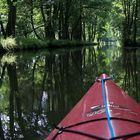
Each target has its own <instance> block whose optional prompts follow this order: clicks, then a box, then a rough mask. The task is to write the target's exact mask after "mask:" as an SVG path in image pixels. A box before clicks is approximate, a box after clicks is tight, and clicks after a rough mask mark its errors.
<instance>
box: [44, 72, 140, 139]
mask: <svg viewBox="0 0 140 140" xmlns="http://www.w3.org/2000/svg"><path fill="white" fill-rule="evenodd" d="M115 139H119V140H140V105H139V104H138V103H136V101H135V100H133V99H132V98H131V97H130V96H128V95H127V94H126V93H125V92H124V91H123V90H122V89H121V88H119V87H118V86H117V85H116V84H115V83H114V82H113V81H112V79H111V78H110V77H108V76H107V75H106V74H102V75H101V76H100V77H99V78H98V79H97V80H96V82H95V84H94V85H93V86H92V87H91V88H90V89H89V91H88V92H87V93H86V94H85V95H84V97H83V98H82V99H81V100H80V101H79V102H78V104H77V105H76V106H75V107H74V108H73V109H72V110H71V111H70V112H69V113H68V115H67V116H66V117H65V118H64V119H63V120H62V121H61V122H60V123H59V124H58V126H56V128H55V129H54V130H53V131H52V132H51V133H50V135H49V136H48V137H47V138H46V140H115Z"/></svg>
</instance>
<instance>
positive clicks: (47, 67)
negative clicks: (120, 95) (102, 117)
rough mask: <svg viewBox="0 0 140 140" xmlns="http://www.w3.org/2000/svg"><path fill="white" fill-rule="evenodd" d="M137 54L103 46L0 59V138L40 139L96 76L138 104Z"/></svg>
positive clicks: (81, 94) (9, 55) (6, 56)
mask: <svg viewBox="0 0 140 140" xmlns="http://www.w3.org/2000/svg"><path fill="white" fill-rule="evenodd" d="M139 55H140V52H139V51H127V52H124V53H123V54H122V53H120V51H118V48H116V46H114V47H112V46H110V47H107V46H103V47H97V48H93V47H90V48H79V49H65V50H62V49H61V50H55V51H52V50H50V51H49V50H47V51H46V52H39V53H33V52H32V53H31V52H30V53H17V54H7V55H5V56H2V57H1V58H0V60H1V64H0V110H1V112H0V118H1V119H0V138H1V139H9V140H14V139H26V140H27V139H37V140H39V139H43V137H45V136H47V135H48V134H49V132H50V131H51V129H52V128H53V123H55V124H57V123H58V122H59V121H60V120H61V119H62V118H63V117H64V116H65V115H66V113H67V112H68V111H69V110H70V109H71V108H72V107H73V106H74V104H76V103H77V101H78V100H79V99H80V98H81V97H82V96H83V95H84V93H85V92H86V91H87V89H88V88H89V87H90V86H91V85H92V84H93V82H94V80H95V78H96V76H97V75H99V74H100V73H102V72H107V73H108V74H109V75H115V79H114V80H115V81H116V82H117V83H118V84H119V85H120V86H122V87H123V88H124V89H125V90H126V91H129V93H130V94H131V95H132V96H133V97H135V98H136V99H137V100H139V94H140V93H138V92H139V91H140V90H139V89H138V88H139V87H138V85H139V82H140V80H139V79H138V74H139V72H140V67H139V66H140V64H139V63H140V61H138V58H139V57H138V56H139Z"/></svg>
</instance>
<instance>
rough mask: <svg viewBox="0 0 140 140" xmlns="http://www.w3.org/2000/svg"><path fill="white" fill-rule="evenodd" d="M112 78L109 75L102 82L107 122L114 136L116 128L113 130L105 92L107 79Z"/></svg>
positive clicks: (112, 136)
mask: <svg viewBox="0 0 140 140" xmlns="http://www.w3.org/2000/svg"><path fill="white" fill-rule="evenodd" d="M110 79H112V78H110V77H108V78H105V79H101V83H102V96H103V101H104V106H105V112H106V117H107V122H108V126H109V130H110V135H111V138H114V137H115V134H114V130H113V127H112V123H111V119H110V115H109V110H108V105H107V100H106V92H105V81H106V80H110Z"/></svg>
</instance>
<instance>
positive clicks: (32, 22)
mask: <svg viewBox="0 0 140 140" xmlns="http://www.w3.org/2000/svg"><path fill="white" fill-rule="evenodd" d="M30 4H31V25H32V28H33V31H34V33H35V35H36V37H37V38H38V39H39V38H40V37H39V35H38V34H37V32H36V29H35V27H34V20H33V15H34V13H33V0H30Z"/></svg>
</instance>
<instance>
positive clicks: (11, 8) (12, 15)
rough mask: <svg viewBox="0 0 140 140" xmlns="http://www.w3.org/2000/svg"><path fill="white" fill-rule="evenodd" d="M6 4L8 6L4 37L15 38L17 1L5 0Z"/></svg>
mask: <svg viewBox="0 0 140 140" xmlns="http://www.w3.org/2000/svg"><path fill="white" fill-rule="evenodd" d="M7 4H8V23H7V27H6V35H7V36H15V25H16V6H17V0H7Z"/></svg>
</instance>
